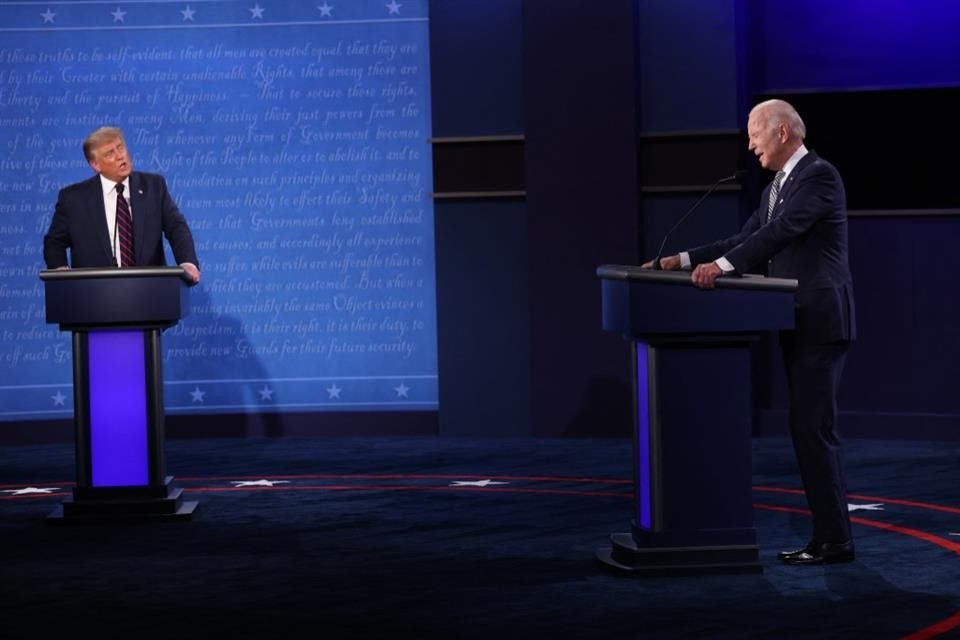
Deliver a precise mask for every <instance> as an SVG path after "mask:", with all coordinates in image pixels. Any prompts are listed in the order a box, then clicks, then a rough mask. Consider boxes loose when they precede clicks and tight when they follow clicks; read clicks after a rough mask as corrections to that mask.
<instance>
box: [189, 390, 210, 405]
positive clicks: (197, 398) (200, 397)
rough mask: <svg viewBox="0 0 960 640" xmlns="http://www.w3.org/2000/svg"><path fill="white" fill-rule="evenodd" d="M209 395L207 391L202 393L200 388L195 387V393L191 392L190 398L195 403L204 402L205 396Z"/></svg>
mask: <svg viewBox="0 0 960 640" xmlns="http://www.w3.org/2000/svg"><path fill="white" fill-rule="evenodd" d="M205 395H207V392H206V391H200V387H194V388H193V391H191V392H190V397H191V398H193V401H194V402H203V396H205Z"/></svg>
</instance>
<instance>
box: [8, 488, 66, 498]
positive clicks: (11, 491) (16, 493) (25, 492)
mask: <svg viewBox="0 0 960 640" xmlns="http://www.w3.org/2000/svg"><path fill="white" fill-rule="evenodd" d="M59 490H60V487H47V488H46V489H38V488H36V487H24V488H23V489H4V490H3V491H0V493H9V494H10V495H13V496H25V495H28V494H31V493H40V494H47V493H53V492H54V491H59Z"/></svg>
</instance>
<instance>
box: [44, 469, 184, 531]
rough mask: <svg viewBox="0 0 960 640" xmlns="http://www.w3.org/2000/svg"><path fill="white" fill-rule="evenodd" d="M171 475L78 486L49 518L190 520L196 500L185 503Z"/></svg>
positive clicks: (59, 520)
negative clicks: (142, 482)
mask: <svg viewBox="0 0 960 640" xmlns="http://www.w3.org/2000/svg"><path fill="white" fill-rule="evenodd" d="M172 482H173V477H172V476H167V477H166V478H165V481H164V483H162V484H157V485H147V486H142V487H139V486H133V487H92V488H91V487H85V488H80V487H78V488H76V489H74V491H73V497H72V498H68V499H66V500H64V501H63V502H62V503H60V506H59V507H58V508H57V509H56V510H55V511H54V512H53V513H51V514H50V515H49V516H48V517H47V520H48V521H49V522H54V523H74V522H77V523H84V522H121V521H122V522H142V521H155V520H162V521H167V520H189V519H190V517H191V516H192V515H193V512H194V510H196V508H197V505H198V504H199V503H198V502H197V501H190V502H186V501H184V499H183V489H182V488H180V487H176V488H174V487H173V486H172V485H171V483H172Z"/></svg>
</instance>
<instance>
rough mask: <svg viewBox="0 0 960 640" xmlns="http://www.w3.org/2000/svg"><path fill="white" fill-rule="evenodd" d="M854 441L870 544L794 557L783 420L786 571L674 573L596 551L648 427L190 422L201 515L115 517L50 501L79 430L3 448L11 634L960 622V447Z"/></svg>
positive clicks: (859, 516)
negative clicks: (622, 564) (78, 520)
mask: <svg viewBox="0 0 960 640" xmlns="http://www.w3.org/2000/svg"><path fill="white" fill-rule="evenodd" d="M845 447H846V457H847V470H848V476H849V477H848V481H849V485H850V492H851V498H850V502H851V504H852V505H855V506H854V509H855V511H854V512H853V513H852V516H854V518H855V523H856V524H855V525H854V532H855V535H856V544H857V554H858V558H857V561H856V562H854V563H852V564H848V565H836V566H829V567H786V566H783V565H782V564H781V563H780V562H779V561H777V560H776V557H775V556H776V553H777V551H779V550H780V549H785V548H791V547H794V546H797V545H802V544H803V543H805V542H806V539H807V537H808V535H809V531H810V523H809V518H808V516H807V515H806V513H805V511H804V500H803V496H802V495H800V494H798V493H797V492H796V489H797V488H798V486H799V480H798V478H797V475H796V467H795V464H794V461H793V457H792V452H791V449H790V447H789V444H788V442H787V441H786V440H785V439H761V440H757V441H755V442H754V461H753V469H754V484H755V491H754V503H755V505H754V506H755V508H754V517H755V524H756V527H757V531H758V535H759V539H760V545H761V558H762V561H763V565H764V573H763V574H762V575H734V576H701V577H666V578H664V577H660V578H624V577H620V576H617V575H612V574H610V573H608V572H606V571H604V570H603V569H601V568H600V567H599V566H598V565H597V564H596V562H595V561H594V552H595V551H596V550H597V549H598V548H601V547H606V546H607V545H608V542H607V540H608V536H609V534H611V533H614V532H624V531H628V530H629V523H630V520H631V518H632V516H633V514H632V501H631V499H630V493H631V483H630V478H631V476H632V471H631V467H630V460H631V444H630V443H629V442H626V441H620V440H560V439H555V440H521V439H518V440H475V439H470V440H467V439H432V438H390V439H376V438H364V439H359V438H358V439H300V440H293V439H247V440H230V439H219V440H171V441H169V442H168V443H167V446H166V451H167V471H168V473H170V474H172V475H174V476H176V482H177V484H179V485H180V486H183V487H185V488H186V490H187V499H188V500H198V501H199V503H200V504H199V507H198V509H197V511H196V513H195V514H194V516H193V518H192V519H191V520H190V521H187V522H164V523H141V524H110V525H104V524H97V525H53V524H51V523H50V522H49V521H48V520H47V518H46V516H47V515H48V514H49V513H51V512H53V511H54V510H55V508H56V507H57V505H58V504H59V503H60V501H61V500H63V499H64V497H65V496H66V495H69V489H70V487H71V486H72V481H73V478H74V470H73V448H72V446H70V445H33V446H19V447H4V448H2V449H0V491H2V493H0V518H2V519H0V553H2V558H0V637H3V638H31V639H34V638H47V637H54V636H56V637H62V635H63V633H64V631H63V630H64V629H66V632H67V633H71V634H81V633H82V634H84V635H86V636H88V637H93V635H96V636H97V637H101V638H118V637H122V636H125V635H128V634H129V635H130V636H131V637H137V638H331V639H336V638H398V639H406V638H411V639H414V638H423V639H433V638H450V639H456V638H493V639H502V638H611V639H618V638H771V639H773V638H907V637H909V638H912V639H917V638H934V637H937V638H956V637H960V503H958V495H960V444H956V443H942V442H940V443H933V442H884V441H868V440H851V441H848V442H847V443H846V444H845ZM261 481H263V482H261ZM484 481H489V482H484ZM241 483H246V485H245V486H244V485H243V484H241ZM464 483H466V484H464ZM271 485H272V486H271ZM27 488H33V490H45V491H49V493H36V492H35V491H28V492H24V490H25V489H27Z"/></svg>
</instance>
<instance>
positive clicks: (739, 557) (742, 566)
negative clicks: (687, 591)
mask: <svg viewBox="0 0 960 640" xmlns="http://www.w3.org/2000/svg"><path fill="white" fill-rule="evenodd" d="M759 551H760V550H759V548H758V547H757V545H722V546H690V547H639V546H637V543H636V542H635V541H634V539H633V536H631V535H630V534H629V533H615V534H613V535H611V536H610V548H609V549H599V550H598V551H597V553H596V559H597V561H598V562H599V563H600V564H601V565H602V566H603V567H604V568H605V569H608V570H610V571H612V572H614V573H617V574H619V575H626V576H638V577H647V576H650V577H654V576H697V575H709V574H733V573H763V565H762V564H760V559H759Z"/></svg>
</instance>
